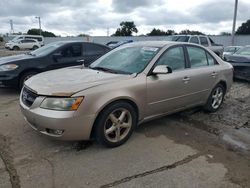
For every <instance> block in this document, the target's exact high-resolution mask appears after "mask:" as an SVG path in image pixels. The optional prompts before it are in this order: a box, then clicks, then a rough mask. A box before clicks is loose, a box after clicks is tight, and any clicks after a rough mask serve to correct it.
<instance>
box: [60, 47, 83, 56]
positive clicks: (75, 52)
mask: <svg viewBox="0 0 250 188" xmlns="http://www.w3.org/2000/svg"><path fill="white" fill-rule="evenodd" d="M60 53H61V54H62V56H63V57H79V56H81V55H82V45H81V44H72V45H69V46H67V47H65V48H63V49H62V50H61V52H60Z"/></svg>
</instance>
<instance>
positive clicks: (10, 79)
mask: <svg viewBox="0 0 250 188" xmlns="http://www.w3.org/2000/svg"><path fill="white" fill-rule="evenodd" d="M18 82H19V79H18V76H17V75H14V74H6V72H5V73H0V87H18Z"/></svg>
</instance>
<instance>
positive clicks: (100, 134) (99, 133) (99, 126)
mask: <svg viewBox="0 0 250 188" xmlns="http://www.w3.org/2000/svg"><path fill="white" fill-rule="evenodd" d="M119 108H125V109H127V110H128V111H129V112H130V114H131V116H132V127H131V129H130V130H129V133H128V134H127V136H126V137H125V138H124V139H123V140H121V141H119V142H116V143H114V142H110V141H108V140H107V139H106V137H105V135H104V126H105V122H106V119H107V118H108V116H109V114H110V113H112V112H113V111H114V110H116V109H119ZM136 124H137V114H136V111H135V109H134V108H133V106H132V105H130V104H129V103H127V102H123V101H121V102H115V103H113V104H110V105H108V106H107V107H106V108H104V110H102V111H101V112H100V115H99V117H98V119H97V121H96V125H95V133H96V134H95V135H96V140H97V142H98V143H100V144H102V145H104V146H106V147H117V146H120V145H122V144H124V143H125V142H126V141H127V140H128V139H129V137H130V136H131V134H132V133H133V131H134V129H135V127H136Z"/></svg>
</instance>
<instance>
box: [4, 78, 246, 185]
mask: <svg viewBox="0 0 250 188" xmlns="http://www.w3.org/2000/svg"><path fill="white" fill-rule="evenodd" d="M18 100H19V93H18V92H17V91H16V90H12V89H4V88H2V89H0V187H250V179H249V177H250V84H249V83H246V82H242V81H235V82H234V84H233V87H232V89H231V91H230V92H229V93H228V94H227V96H226V98H225V101H224V104H223V106H222V108H221V109H220V110H219V111H218V112H216V113H212V114H208V113H205V112H203V111H202V110H200V109H198V108H197V109H191V110H188V111H185V112H181V113H178V114H174V115H171V116H166V117H164V118H161V119H157V120H154V121H151V122H148V123H144V124H142V125H140V126H139V127H138V128H137V129H136V131H135V133H134V134H133V135H132V137H131V138H130V139H129V140H128V142H126V143H125V144H124V145H122V146H120V147H118V148H113V149H108V148H104V147H102V146H100V145H97V144H96V143H95V142H62V141H55V140H50V139H48V138H47V137H45V136H42V135H39V134H38V133H37V132H35V131H34V130H32V128H31V127H30V126H29V125H28V124H27V123H26V122H25V120H24V118H23V116H22V114H21V112H20V107H19V101H18ZM69 126H73V125H69ZM83 126H84V125H83ZM1 158H2V159H1Z"/></svg>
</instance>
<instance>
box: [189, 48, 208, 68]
mask: <svg viewBox="0 0 250 188" xmlns="http://www.w3.org/2000/svg"><path fill="white" fill-rule="evenodd" d="M187 52H188V56H189V62H190V66H191V68H195V67H204V66H208V61H207V54H206V52H205V50H204V49H202V48H199V47H195V46H187Z"/></svg>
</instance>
